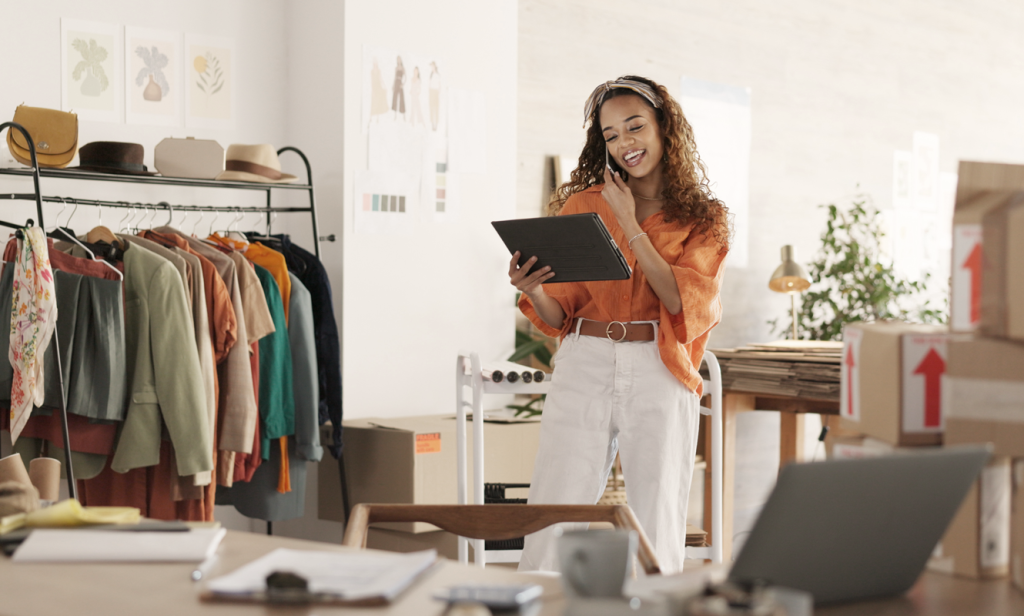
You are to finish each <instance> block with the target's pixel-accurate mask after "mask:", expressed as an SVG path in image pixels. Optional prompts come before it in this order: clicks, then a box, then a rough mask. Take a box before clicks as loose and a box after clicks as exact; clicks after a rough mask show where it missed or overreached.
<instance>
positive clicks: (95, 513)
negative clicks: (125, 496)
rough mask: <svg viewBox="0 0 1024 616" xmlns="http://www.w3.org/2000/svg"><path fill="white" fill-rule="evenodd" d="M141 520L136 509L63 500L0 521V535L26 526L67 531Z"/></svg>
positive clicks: (135, 522) (134, 522) (132, 522)
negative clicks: (70, 528) (64, 529)
mask: <svg viewBox="0 0 1024 616" xmlns="http://www.w3.org/2000/svg"><path fill="white" fill-rule="evenodd" d="M141 518H142V516H141V513H140V512H139V509H138V508H137V507H83V506H82V505H81V504H80V503H79V502H78V501H76V500H74V499H71V498H69V499H67V500H64V501H61V502H59V503H56V504H54V505H51V506H49V507H46V508H45V509H39V510H36V511H33V512H32V513H16V514H14V515H9V516H6V517H3V518H0V535H3V534H5V533H8V532H10V531H12V530H15V529H18V528H21V527H23V526H28V527H30V528H67V527H74V526H90V525H93V524H138V523H139V520H140V519H141Z"/></svg>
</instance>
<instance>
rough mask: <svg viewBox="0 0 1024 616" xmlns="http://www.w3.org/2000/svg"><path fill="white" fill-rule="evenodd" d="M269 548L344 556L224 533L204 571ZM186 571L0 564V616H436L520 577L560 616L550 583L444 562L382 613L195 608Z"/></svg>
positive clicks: (194, 590) (195, 591)
mask: <svg viewBox="0 0 1024 616" xmlns="http://www.w3.org/2000/svg"><path fill="white" fill-rule="evenodd" d="M276 548H293V549H299V550H322V551H336V552H341V551H346V550H349V548H344V547H341V546H340V545H334V544H329V543H319V542H314V541H302V540H299V539H286V538H283V537H268V536H266V535H260V534H255V533H244V532H236V531H228V534H227V536H226V537H225V538H224V542H223V543H222V544H221V546H220V549H219V552H218V558H219V561H218V563H217V564H216V565H215V567H214V569H213V571H211V574H210V577H211V578H212V577H216V576H218V575H222V574H224V573H227V572H229V571H232V570H234V569H236V568H238V567H240V566H242V565H244V564H245V563H247V562H249V561H252V560H254V559H256V558H259V557H260V556H263V555H264V554H266V553H268V552H270V551H271V550H274V549H276ZM193 568H194V566H193V565H190V564H184V565H183V564H166V565H164V564H110V565H101V564H15V563H13V562H11V560H10V559H9V558H6V557H0V612H2V613H3V614H4V615H5V616H21V615H25V616H29V615H31V616H49V615H52V616H72V615H74V616H78V615H86V614H103V615H104V616H121V615H125V616H128V615H130V616H136V615H137V614H147V615H148V616H161V615H163V614H167V615H172V614H173V615H179V614H217V615H218V616H231V615H235V614H267V615H268V616H271V615H272V616H294V615H299V614H353V615H358V614H363V615H373V616H393V615H400V614H401V615H405V614H408V615H411V616H440V615H441V614H442V613H443V612H444V609H445V604H444V603H442V602H440V601H436V600H434V599H432V598H431V595H432V594H433V593H434V592H435V591H436V590H437V589H439V588H443V587H445V586H451V585H454V584H459V583H465V582H480V583H496V584H500V583H513V582H516V581H518V582H522V580H523V579H524V577H527V578H528V579H529V581H534V582H536V583H538V584H541V585H542V586H544V595H543V606H542V609H541V611H540V612H539V613H540V614H542V615H545V616H554V615H556V614H561V613H562V611H563V610H564V609H565V605H564V602H563V600H562V590H561V583H560V580H559V579H558V578H555V577H550V576H525V575H524V574H518V573H516V572H514V571H510V570H509V569H505V568H499V567H489V568H487V569H477V568H475V567H469V566H464V565H460V564H458V563H456V562H453V561H448V560H446V561H444V562H443V563H442V565H441V566H440V567H438V568H437V569H435V570H434V571H432V572H430V573H429V574H428V575H427V576H426V577H424V578H422V579H421V580H419V582H417V584H416V585H415V586H413V587H412V588H411V589H409V590H408V591H407V592H406V593H405V594H404V595H402V596H401V597H400V598H399V599H398V601H397V602H395V603H394V604H392V605H390V606H388V607H383V608H380V607H377V608H340V607H323V606H310V607H295V608H284V607H273V608H272V607H268V606H265V605H258V604H249V605H242V604H231V603H201V602H200V601H199V589H200V586H201V584H197V583H193V582H192V581H190V579H189V574H190V573H191V571H192V569H193Z"/></svg>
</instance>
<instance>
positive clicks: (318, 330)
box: [246, 233, 343, 458]
mask: <svg viewBox="0 0 1024 616" xmlns="http://www.w3.org/2000/svg"><path fill="white" fill-rule="evenodd" d="M246 236H247V237H248V238H249V240H250V241H256V238H259V241H260V242H262V243H264V244H265V245H267V246H268V247H270V248H273V249H274V250H277V251H278V252H280V253H281V254H282V255H284V257H285V261H286V262H287V265H288V271H290V272H292V273H294V274H295V275H296V277H297V278H298V279H299V281H300V282H301V283H302V285H303V286H304V287H306V289H307V290H308V291H309V293H310V295H311V297H312V299H313V326H314V329H315V336H316V360H317V373H318V381H319V389H320V394H319V397H320V424H324V423H326V422H327V421H330V422H331V424H332V426H333V436H334V438H333V439H332V445H331V455H333V456H334V457H335V458H337V457H339V456H340V455H341V421H342V417H343V412H342V401H341V387H342V383H341V347H340V343H339V339H338V326H337V323H336V321H335V319H334V303H333V299H332V297H331V281H330V279H329V278H328V276H327V270H326V269H325V268H324V265H323V263H321V262H320V259H318V258H317V257H316V255H314V254H312V253H310V252H308V251H307V250H305V249H303V248H302V247H300V246H297V245H296V244H294V243H292V241H291V238H290V237H289V236H288V235H284V234H281V235H274V236H272V238H271V239H267V238H265V237H263V236H260V235H259V234H257V233H247V234H246Z"/></svg>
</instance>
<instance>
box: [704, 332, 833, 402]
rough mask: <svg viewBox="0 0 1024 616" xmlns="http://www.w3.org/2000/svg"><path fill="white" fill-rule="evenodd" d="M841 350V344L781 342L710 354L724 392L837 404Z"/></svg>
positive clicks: (802, 341)
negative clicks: (833, 402)
mask: <svg viewBox="0 0 1024 616" xmlns="http://www.w3.org/2000/svg"><path fill="white" fill-rule="evenodd" d="M842 350H843V345H842V343H841V342H820V341H808V340H795V341H790V340H782V341H779V342H772V343H764V344H751V345H747V346H744V347H739V348H735V349H712V352H713V353H714V354H715V356H716V357H717V358H718V360H719V363H720V364H721V366H722V387H723V388H724V389H727V390H731V391H744V392H751V393H759V394H766V395H781V396H797V397H801V398H813V399H817V400H829V401H838V400H839V370H840V360H841V358H842Z"/></svg>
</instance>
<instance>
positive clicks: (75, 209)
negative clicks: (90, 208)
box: [61, 197, 78, 228]
mask: <svg viewBox="0 0 1024 616" xmlns="http://www.w3.org/2000/svg"><path fill="white" fill-rule="evenodd" d="M67 199H68V200H69V201H71V202H72V203H74V204H75V208H74V209H73V210H71V215H70V216H68V219H67V220H65V221H64V226H65V227H68V228H70V227H71V219H72V218H74V217H75V214H76V213H77V212H78V199H72V198H71V197H68V198H67ZM61 201H64V198H63V197H61Z"/></svg>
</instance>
